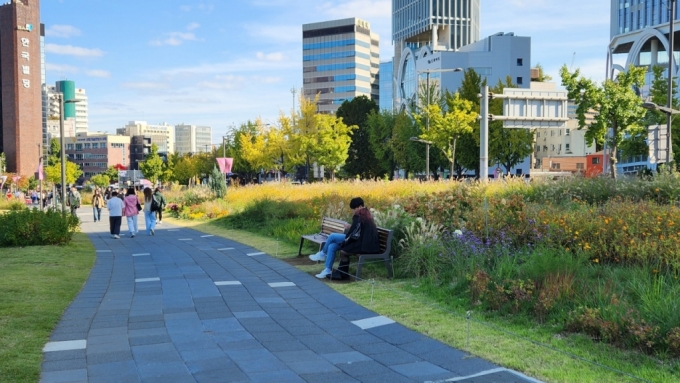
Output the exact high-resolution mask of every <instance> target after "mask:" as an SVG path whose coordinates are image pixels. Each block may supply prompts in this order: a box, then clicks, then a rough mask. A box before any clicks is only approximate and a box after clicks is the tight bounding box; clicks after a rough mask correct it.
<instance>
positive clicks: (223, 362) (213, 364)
mask: <svg viewBox="0 0 680 383" xmlns="http://www.w3.org/2000/svg"><path fill="white" fill-rule="evenodd" d="M186 366H187V368H188V369H189V372H191V373H192V374H195V373H197V372H203V371H213V370H234V369H236V370H238V366H237V365H236V364H235V363H234V362H233V361H232V360H231V359H229V358H228V357H227V356H226V355H224V353H222V356H220V357H213V358H200V359H195V360H191V361H187V362H186Z"/></svg>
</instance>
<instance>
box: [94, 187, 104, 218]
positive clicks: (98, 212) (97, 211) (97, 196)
mask: <svg viewBox="0 0 680 383" xmlns="http://www.w3.org/2000/svg"><path fill="white" fill-rule="evenodd" d="M103 207H104V197H103V196H102V193H101V191H100V190H99V189H94V195H93V196H92V213H93V214H94V221H95V222H97V221H100V222H101V220H102V208H103Z"/></svg>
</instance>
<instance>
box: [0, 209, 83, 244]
mask: <svg viewBox="0 0 680 383" xmlns="http://www.w3.org/2000/svg"><path fill="white" fill-rule="evenodd" d="M78 225H79V221H78V218H76V217H74V216H72V215H71V214H68V213H61V212H57V211H55V210H47V211H42V210H38V209H22V210H20V211H11V212H8V213H7V214H3V215H0V246H2V247H13V246H44V245H63V244H66V243H68V242H70V241H71V238H72V237H73V233H75V231H76V229H77V228H78Z"/></svg>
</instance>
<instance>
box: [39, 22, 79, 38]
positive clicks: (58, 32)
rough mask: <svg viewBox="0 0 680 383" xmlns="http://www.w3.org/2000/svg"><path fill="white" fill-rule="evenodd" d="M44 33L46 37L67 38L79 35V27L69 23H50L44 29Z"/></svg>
mask: <svg viewBox="0 0 680 383" xmlns="http://www.w3.org/2000/svg"><path fill="white" fill-rule="evenodd" d="M45 35H46V36H47V37H63V38H69V37H73V36H80V29H78V28H76V27H74V26H71V25H52V26H50V27H48V28H47V29H46V30H45Z"/></svg>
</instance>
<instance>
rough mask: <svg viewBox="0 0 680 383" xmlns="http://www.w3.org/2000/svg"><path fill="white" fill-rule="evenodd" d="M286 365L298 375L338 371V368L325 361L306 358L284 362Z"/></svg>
mask: <svg viewBox="0 0 680 383" xmlns="http://www.w3.org/2000/svg"><path fill="white" fill-rule="evenodd" d="M286 365H287V366H288V368H290V369H291V370H293V371H294V372H295V373H296V374H298V375H303V374H319V373H324V372H326V373H328V372H340V369H338V368H336V367H335V366H333V364H332V363H329V362H327V361H319V360H306V361H301V362H290V363H286Z"/></svg>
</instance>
